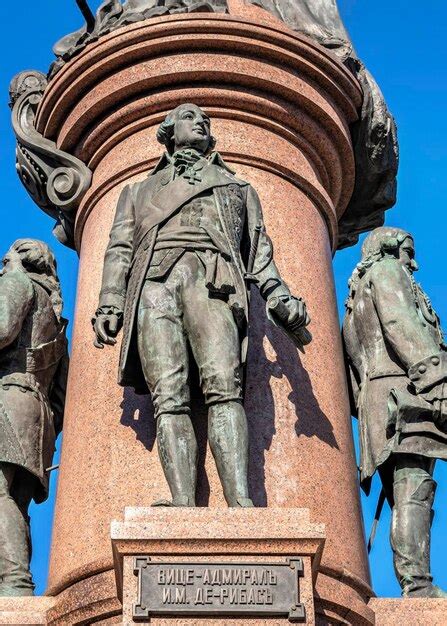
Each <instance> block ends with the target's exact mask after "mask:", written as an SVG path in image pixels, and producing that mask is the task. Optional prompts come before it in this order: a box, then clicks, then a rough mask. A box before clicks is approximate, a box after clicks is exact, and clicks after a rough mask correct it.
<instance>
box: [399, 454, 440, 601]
mask: <svg viewBox="0 0 447 626" xmlns="http://www.w3.org/2000/svg"><path fill="white" fill-rule="evenodd" d="M435 490H436V483H435V481H434V480H433V478H432V477H431V475H430V474H429V473H428V472H427V471H426V470H425V469H423V468H422V467H414V466H409V467H405V466H403V467H398V468H397V469H396V470H395V474H394V507H393V515H392V525H391V546H392V548H393V552H394V568H395V571H396V576H397V578H398V580H399V583H400V585H401V588H402V595H403V596H404V597H418V598H440V597H447V594H445V593H444V592H443V591H442V590H441V589H439V587H436V586H435V585H433V583H432V580H433V578H432V576H431V574H430V528H431V520H432V506H433V500H434V495H435Z"/></svg>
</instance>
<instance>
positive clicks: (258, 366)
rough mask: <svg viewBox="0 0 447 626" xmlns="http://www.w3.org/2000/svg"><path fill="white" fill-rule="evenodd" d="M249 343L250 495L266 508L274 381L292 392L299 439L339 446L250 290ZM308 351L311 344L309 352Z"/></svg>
mask: <svg viewBox="0 0 447 626" xmlns="http://www.w3.org/2000/svg"><path fill="white" fill-rule="evenodd" d="M250 322H251V328H250V345H249V354H248V368H247V374H248V379H247V386H246V393H245V397H246V400H245V408H246V411H247V417H248V424H249V440H250V467H249V481H250V495H251V497H252V499H253V502H254V504H255V506H260V507H265V506H267V504H268V503H267V493H266V489H265V452H266V451H267V450H269V449H270V447H271V445H272V441H273V437H274V435H275V433H276V427H275V403H274V398H273V394H272V390H271V379H272V378H278V379H280V378H283V377H285V378H286V379H287V381H288V383H289V385H290V388H291V391H290V393H289V395H288V400H289V401H290V402H291V403H292V404H293V406H294V407H295V413H296V417H297V420H296V423H295V433H296V435H297V437H308V438H310V437H313V436H315V437H318V439H320V440H321V441H323V442H324V443H325V444H327V445H328V446H330V447H331V448H337V449H338V444H337V440H336V438H335V436H334V429H333V427H332V424H331V422H330V420H329V418H328V417H327V415H326V414H325V413H324V412H323V411H322V410H321V409H320V406H319V404H318V400H317V398H316V397H315V395H314V393H313V389H312V383H311V381H310V378H309V376H308V374H307V372H306V370H305V369H304V368H303V366H302V364H301V360H300V358H299V354H298V352H297V350H296V348H295V347H294V346H293V344H292V343H291V341H290V340H289V339H288V338H287V337H286V336H285V335H284V334H283V333H282V331H281V330H280V329H279V328H276V327H275V326H273V325H272V324H271V323H270V322H269V321H268V320H267V318H266V314H265V303H264V302H263V301H262V300H261V298H260V296H259V294H258V293H257V292H255V290H253V293H252V311H251V319H250ZM264 336H266V337H267V339H268V340H269V342H270V343H271V345H272V347H273V349H274V351H275V353H276V360H275V361H270V360H269V359H268V358H267V356H266V354H265V350H264V347H263V340H264ZM307 350H308V351H309V352H311V350H312V344H311V345H310V346H309V347H308V348H307Z"/></svg>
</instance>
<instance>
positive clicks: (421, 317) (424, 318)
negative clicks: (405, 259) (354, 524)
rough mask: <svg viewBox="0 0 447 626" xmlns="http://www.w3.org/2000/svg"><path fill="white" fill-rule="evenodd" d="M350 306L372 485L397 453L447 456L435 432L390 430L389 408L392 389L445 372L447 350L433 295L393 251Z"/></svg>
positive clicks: (353, 362)
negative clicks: (407, 434) (408, 434)
mask: <svg viewBox="0 0 447 626" xmlns="http://www.w3.org/2000/svg"><path fill="white" fill-rule="evenodd" d="M347 309H348V310H347V313H346V316H345V319H344V323H343V340H344V346H345V351H346V357H347V365H348V374H349V376H348V379H349V384H350V388H351V392H352V404H353V406H352V414H353V415H355V416H357V417H358V419H359V432H360V457H361V458H360V475H361V480H362V483H363V487H364V488H365V490H366V491H368V490H369V486H370V479H371V477H372V475H373V474H374V472H375V470H376V469H377V467H379V466H380V465H382V464H383V463H384V462H385V461H386V460H387V459H388V457H389V456H390V454H392V453H396V452H397V453H410V454H421V455H423V456H428V457H436V458H445V457H446V455H447V446H446V445H442V444H441V445H439V444H438V443H437V444H436V445H433V441H434V440H431V439H430V437H431V434H430V433H429V432H426V433H424V432H423V431H421V432H419V433H418V434H415V435H414V436H411V437H400V436H399V433H396V432H392V429H391V430H390V415H389V399H390V392H391V390H392V389H394V390H395V391H396V392H397V393H400V394H406V396H407V397H410V398H411V397H412V396H413V397H415V398H416V396H417V394H418V392H421V390H423V389H424V388H425V387H429V386H430V385H431V384H432V383H436V382H437V381H442V380H443V378H445V377H446V376H447V367H446V359H445V356H446V352H445V346H444V344H443V338H442V332H441V330H440V327H439V320H438V318H437V316H436V314H435V313H434V311H433V309H432V307H431V304H430V301H429V300H428V298H427V296H426V295H425V293H424V292H423V291H422V289H421V288H420V287H419V286H418V285H417V284H416V282H415V281H414V279H413V277H412V275H411V274H410V272H409V271H408V270H407V269H406V268H405V267H403V265H402V264H401V263H400V262H399V261H398V260H397V259H395V258H391V257H390V258H384V259H382V260H380V261H378V262H376V263H374V265H372V267H371V268H370V269H368V270H367V271H366V273H365V274H364V275H363V277H362V278H361V279H360V281H359V284H358V285H357V288H356V291H355V294H354V296H353V298H352V300H351V302H350V303H349V304H348V307H347ZM422 372H423V373H422Z"/></svg>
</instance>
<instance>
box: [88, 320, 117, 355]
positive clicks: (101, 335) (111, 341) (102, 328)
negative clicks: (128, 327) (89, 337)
mask: <svg viewBox="0 0 447 626" xmlns="http://www.w3.org/2000/svg"><path fill="white" fill-rule="evenodd" d="M120 322H121V316H120V315H117V314H116V313H100V312H98V313H97V314H96V317H95V318H94V320H93V330H94V332H95V335H96V338H95V341H94V342H93V343H94V346H95V347H96V348H100V349H102V348H104V345H109V346H114V345H115V344H116V339H115V337H116V335H117V333H118V331H119V328H120Z"/></svg>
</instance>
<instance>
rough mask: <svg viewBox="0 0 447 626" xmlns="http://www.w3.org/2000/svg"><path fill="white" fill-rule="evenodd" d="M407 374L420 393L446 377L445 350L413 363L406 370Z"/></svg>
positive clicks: (446, 359)
mask: <svg viewBox="0 0 447 626" xmlns="http://www.w3.org/2000/svg"><path fill="white" fill-rule="evenodd" d="M408 376H409V378H410V380H411V382H412V383H413V385H414V388H415V389H416V393H422V392H424V391H427V389H430V387H433V385H436V384H438V383H440V382H441V381H442V380H444V379H447V352H438V353H437V354H432V355H431V356H428V357H426V358H425V359H422V361H419V362H418V363H415V364H414V365H412V366H411V367H410V369H409V370H408Z"/></svg>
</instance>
